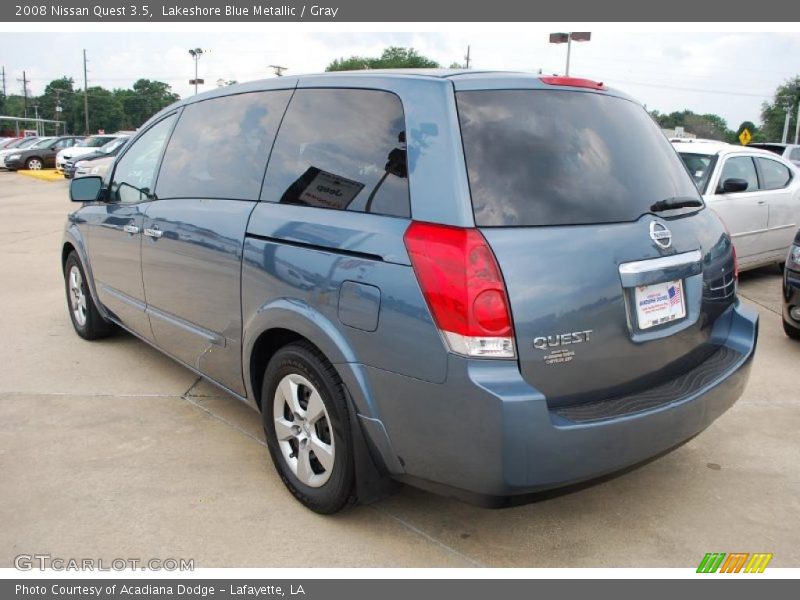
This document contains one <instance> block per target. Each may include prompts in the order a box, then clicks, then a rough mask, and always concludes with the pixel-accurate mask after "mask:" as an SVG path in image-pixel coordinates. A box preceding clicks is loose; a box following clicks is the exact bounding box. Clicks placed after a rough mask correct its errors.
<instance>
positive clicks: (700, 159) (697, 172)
mask: <svg viewBox="0 0 800 600" xmlns="http://www.w3.org/2000/svg"><path fill="white" fill-rule="evenodd" d="M680 157H681V160H682V161H683V164H685V165H686V168H687V169H688V170H689V175H691V176H692V179H693V180H694V184H695V185H696V186H697V189H698V190H700V193H701V194H703V193H705V191H706V186H707V185H708V179H709V177H710V175H711V171H713V170H714V163H715V162H716V158H717V157H716V156H715V155H711V154H692V153H690V152H681V153H680Z"/></svg>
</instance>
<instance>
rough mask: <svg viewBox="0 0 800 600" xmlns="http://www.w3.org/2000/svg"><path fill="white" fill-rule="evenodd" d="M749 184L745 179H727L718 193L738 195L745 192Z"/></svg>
mask: <svg viewBox="0 0 800 600" xmlns="http://www.w3.org/2000/svg"><path fill="white" fill-rule="evenodd" d="M748 186H749V184H748V183H747V180H745V179H738V178H736V177H731V178H730V179H726V180H725V181H723V182H722V185H721V186H720V187H719V190H718V191H717V193H719V194H737V193H739V192H744V191H746V190H747V187H748Z"/></svg>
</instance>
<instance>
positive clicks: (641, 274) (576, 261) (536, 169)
mask: <svg viewBox="0 0 800 600" xmlns="http://www.w3.org/2000/svg"><path fill="white" fill-rule="evenodd" d="M456 97H457V102H458V110H459V118H460V121H461V128H462V138H463V145H464V152H465V158H466V164H467V170H468V174H469V181H470V189H471V195H472V203H473V208H474V214H475V222H476V225H477V226H478V227H479V228H480V229H481V231H482V233H483V235H484V237H485V238H486V240H487V241H488V243H489V245H490V246H491V248H492V250H493V252H494V254H495V256H496V258H497V261H498V264H499V266H500V269H501V271H502V274H503V277H504V279H505V284H506V288H507V290H508V296H509V301H510V304H511V312H512V319H513V323H514V331H515V335H516V344H517V355H518V360H519V365H520V371H521V373H522V375H523V377H524V378H525V379H526V380H527V381H528V382H529V383H530V384H531V385H532V386H534V387H536V388H537V389H539V390H540V391H541V392H542V393H544V394H545V396H546V397H547V399H548V403H549V404H550V406H552V407H558V406H569V405H573V404H577V403H582V402H586V401H589V400H592V401H596V400H599V399H603V398H613V397H619V396H624V395H626V394H631V393H636V392H638V391H641V390H643V389H646V388H648V387H652V386H657V385H660V384H662V383H664V382H665V381H668V380H670V379H671V378H674V377H675V376H676V375H677V374H679V373H681V372H685V371H686V370H687V369H688V368H691V367H693V366H695V365H697V364H698V363H701V362H702V361H703V360H705V359H706V358H707V357H708V356H710V355H711V354H712V353H714V351H715V349H716V348H717V347H718V344H719V340H717V339H716V338H712V336H711V332H712V328H713V327H714V324H715V322H716V321H717V319H718V318H720V316H721V315H722V314H723V313H724V311H725V309H726V308H727V307H728V306H729V305H730V304H731V303H732V302H733V301H734V298H735V275H734V261H735V258H734V256H733V251H732V246H731V244H730V241H729V239H728V236H727V234H726V233H725V231H724V228H723V226H722V224H721V223H720V221H719V220H718V219H717V218H716V217H715V216H714V215H713V214H712V212H711V211H710V210H706V209H705V208H704V207H703V205H702V199H701V197H700V195H699V193H698V191H697V188H696V187H695V186H694V184H693V183H692V180H691V178H690V176H689V174H688V173H687V171H686V169H685V167H684V165H683V163H682V162H681V161H680V159H679V158H678V156H677V154H676V153H675V151H674V150H673V149H672V147H671V145H670V144H669V142H668V141H667V140H666V138H665V137H664V136H663V135H662V133H661V132H660V131H659V129H658V127H657V126H656V125H655V123H654V122H653V121H652V119H651V118H650V117H649V115H648V114H647V113H646V112H645V110H644V109H643V108H642V107H641V106H639V105H637V104H636V103H634V102H632V101H630V100H628V99H625V98H621V97H617V96H614V95H612V94H610V93H607V92H603V91H587V90H578V89H573V88H561V89H558V88H552V89H527V90H519V89H514V90H478V91H461V92H457V95H456ZM665 201H666V202H665Z"/></svg>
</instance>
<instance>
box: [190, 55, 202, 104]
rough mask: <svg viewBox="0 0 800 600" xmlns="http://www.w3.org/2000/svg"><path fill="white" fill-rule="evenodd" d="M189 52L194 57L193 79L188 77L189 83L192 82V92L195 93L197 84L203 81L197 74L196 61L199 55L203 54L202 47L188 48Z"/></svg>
mask: <svg viewBox="0 0 800 600" xmlns="http://www.w3.org/2000/svg"><path fill="white" fill-rule="evenodd" d="M189 54H190V55H191V57H192V58H193V59H194V79H190V80H189V83H190V84H194V94H195V96H196V95H197V86H198V85H200V84H201V83H205V81H203V80H202V79H200V78H199V77H198V76H197V62H198V61H199V60H200V57H201V56H203V49H202V48H190V49H189Z"/></svg>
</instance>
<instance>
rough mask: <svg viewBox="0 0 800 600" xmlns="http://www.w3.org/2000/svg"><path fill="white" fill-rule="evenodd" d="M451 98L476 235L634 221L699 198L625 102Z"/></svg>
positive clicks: (643, 118)
mask: <svg viewBox="0 0 800 600" xmlns="http://www.w3.org/2000/svg"><path fill="white" fill-rule="evenodd" d="M456 97H457V102H458V111H459V119H460V122H461V131H462V139H463V145H464V153H465V158H466V164H467V171H468V175H469V183H470V189H471V194H472V204H473V209H474V213H475V221H476V224H477V225H479V226H531V225H572V224H588V223H610V222H620V221H634V220H636V219H638V218H639V217H640V216H641V215H642V214H644V213H646V212H648V211H649V210H650V206H651V205H652V204H654V203H655V202H657V201H659V200H664V199H667V198H674V197H691V198H697V199H699V198H700V196H699V193H698V191H697V188H696V187H695V185H694V183H693V182H692V180H691V178H690V177H689V174H688V173H687V171H686V169H685V167H684V166H683V164H682V163H681V161H680V159H679V158H678V155H677V154H676V152H675V150H674V149H673V148H672V146H671V145H670V143H669V142H668V141H667V139H666V138H665V137H664V135H663V134H662V133H661V131H660V130H659V129H658V127H657V126H656V124H655V123H654V122H653V120H652V119H651V118H650V116H649V115H648V114H647V112H646V111H645V110H644V109H643V108H642V107H641V106H638V105H637V104H635V103H633V102H630V101H628V100H624V99H621V98H616V97H613V96H610V95H607V94H596V93H589V92H586V93H584V92H572V91H563V90H559V91H556V90H491V91H489V90H487V91H468V92H459V93H458V94H457V95H456Z"/></svg>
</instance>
